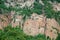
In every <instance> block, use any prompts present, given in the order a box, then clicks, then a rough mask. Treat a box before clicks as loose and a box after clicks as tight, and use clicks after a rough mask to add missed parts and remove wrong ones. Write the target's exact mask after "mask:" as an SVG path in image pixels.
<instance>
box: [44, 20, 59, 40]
mask: <svg viewBox="0 0 60 40" xmlns="http://www.w3.org/2000/svg"><path fill="white" fill-rule="evenodd" d="M59 28H60V27H59V24H58V23H57V21H56V20H55V19H47V26H46V31H45V34H46V36H49V37H50V38H51V40H52V39H56V37H57V36H58V35H57V32H58V30H60V29H59Z"/></svg>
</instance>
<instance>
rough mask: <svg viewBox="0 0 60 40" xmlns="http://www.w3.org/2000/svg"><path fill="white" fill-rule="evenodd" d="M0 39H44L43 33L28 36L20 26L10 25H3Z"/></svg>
mask: <svg viewBox="0 0 60 40" xmlns="http://www.w3.org/2000/svg"><path fill="white" fill-rule="evenodd" d="M0 40H45V36H44V35H40V34H39V35H37V36H28V35H26V34H24V32H23V31H22V29H21V28H20V27H15V28H12V27H11V26H7V27H5V28H4V29H3V30H0Z"/></svg>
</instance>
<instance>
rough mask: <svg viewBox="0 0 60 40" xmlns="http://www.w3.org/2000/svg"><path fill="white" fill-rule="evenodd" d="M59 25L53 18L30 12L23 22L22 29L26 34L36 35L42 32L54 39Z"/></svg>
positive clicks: (59, 30) (58, 30) (59, 28)
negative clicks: (29, 15)
mask: <svg viewBox="0 0 60 40" xmlns="http://www.w3.org/2000/svg"><path fill="white" fill-rule="evenodd" d="M59 26H60V25H59V24H58V22H57V21H56V20H55V19H53V18H52V19H48V18H46V20H45V17H44V16H43V15H37V14H32V16H31V18H30V19H28V20H26V21H25V23H24V27H23V31H24V32H25V33H26V34H27V35H33V36H34V35H37V34H39V33H40V34H44V33H45V35H46V37H48V36H49V37H50V38H51V40H52V39H56V37H57V36H58V35H57V32H60V27H59Z"/></svg>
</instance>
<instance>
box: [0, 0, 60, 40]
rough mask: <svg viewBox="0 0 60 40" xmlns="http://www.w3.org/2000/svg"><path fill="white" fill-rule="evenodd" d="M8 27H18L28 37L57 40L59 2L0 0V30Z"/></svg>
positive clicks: (49, 0) (59, 19)
mask: <svg viewBox="0 0 60 40" xmlns="http://www.w3.org/2000/svg"><path fill="white" fill-rule="evenodd" d="M9 25H11V27H12V28H13V29H14V28H16V26H18V27H20V28H21V29H22V30H23V32H24V33H23V34H25V35H28V36H36V35H38V34H42V35H45V36H46V39H45V40H49V39H48V38H50V40H59V39H58V37H59V35H58V34H60V0H0V29H1V30H4V28H6V27H9ZM10 30H11V29H10ZM11 31H12V30H11ZM1 35H3V34H1ZM3 36H4V35H3ZM9 38H10V37H9ZM59 38H60V37H59ZM1 40H5V39H3V38H2V39H1ZM7 40H8V39H7ZM9 40H10V39H9ZM16 40H17V39H16ZM19 40H20V39H19ZM21 40H29V39H21ZM30 40H33V39H30ZM36 40H38V39H36ZM39 40H44V39H39Z"/></svg>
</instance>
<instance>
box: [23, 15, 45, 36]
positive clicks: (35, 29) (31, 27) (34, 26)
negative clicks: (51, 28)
mask: <svg viewBox="0 0 60 40" xmlns="http://www.w3.org/2000/svg"><path fill="white" fill-rule="evenodd" d="M44 26H45V23H44V17H43V16H42V15H37V14H32V16H31V19H28V20H26V21H25V23H24V28H23V30H24V32H25V33H26V34H28V35H37V34H39V33H41V34H44Z"/></svg>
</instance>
